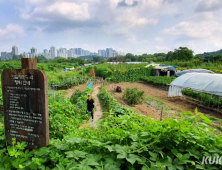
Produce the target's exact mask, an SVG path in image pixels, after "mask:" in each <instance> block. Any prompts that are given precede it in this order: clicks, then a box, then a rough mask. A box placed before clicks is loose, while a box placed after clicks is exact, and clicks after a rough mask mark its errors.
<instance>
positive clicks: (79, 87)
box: [63, 83, 87, 97]
mask: <svg viewBox="0 0 222 170" xmlns="http://www.w3.org/2000/svg"><path fill="white" fill-rule="evenodd" d="M86 87H87V83H84V84H80V85H78V86H73V87H72V88H70V89H68V90H67V91H68V93H67V94H65V95H63V97H71V96H72V93H74V92H75V90H77V89H79V90H80V91H84V90H85V89H86Z"/></svg>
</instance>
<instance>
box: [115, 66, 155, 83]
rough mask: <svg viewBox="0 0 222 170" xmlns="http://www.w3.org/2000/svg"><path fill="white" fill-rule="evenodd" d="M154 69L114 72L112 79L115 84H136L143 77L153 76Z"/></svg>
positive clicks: (144, 68)
mask: <svg viewBox="0 0 222 170" xmlns="http://www.w3.org/2000/svg"><path fill="white" fill-rule="evenodd" d="M153 71H154V69H153V67H148V68H146V67H140V68H136V69H129V70H127V71H120V70H117V71H115V72H114V74H113V76H112V77H111V79H112V80H113V81H115V82H136V81H139V80H140V78H142V77H148V76H152V74H153Z"/></svg>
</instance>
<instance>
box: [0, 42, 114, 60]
mask: <svg viewBox="0 0 222 170" xmlns="http://www.w3.org/2000/svg"><path fill="white" fill-rule="evenodd" d="M37 51H38V50H37V48H35V47H32V48H31V49H30V51H29V52H21V53H19V51H18V47H17V46H15V45H14V46H12V51H11V52H6V51H2V52H1V59H2V60H11V59H12V58H13V55H22V56H23V57H24V58H34V57H39V56H44V57H46V58H47V59H54V58H56V57H63V58H68V57H73V58H77V57H79V56H101V57H103V58H109V57H116V56H117V52H116V51H115V50H114V49H113V48H106V49H102V50H101V49H99V50H98V53H95V52H90V51H88V50H84V49H82V48H70V49H67V48H62V47H60V48H59V49H57V48H56V47H54V46H51V47H50V48H49V50H48V49H46V48H45V49H44V50H43V51H42V52H39V53H38V52H37Z"/></svg>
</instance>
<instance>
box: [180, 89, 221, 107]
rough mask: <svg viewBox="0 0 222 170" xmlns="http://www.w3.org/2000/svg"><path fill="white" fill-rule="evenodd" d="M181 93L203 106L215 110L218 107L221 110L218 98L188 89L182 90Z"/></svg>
mask: <svg viewBox="0 0 222 170" xmlns="http://www.w3.org/2000/svg"><path fill="white" fill-rule="evenodd" d="M181 92H182V94H183V95H185V96H188V97H191V98H193V99H196V100H198V101H200V102H202V103H203V105H204V106H209V107H213V108H215V109H218V107H219V108H222V100H220V99H219V97H218V96H214V95H210V94H206V93H200V92H195V91H193V90H189V89H183V90H182V91H181Z"/></svg>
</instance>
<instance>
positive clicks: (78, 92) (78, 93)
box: [70, 89, 83, 104]
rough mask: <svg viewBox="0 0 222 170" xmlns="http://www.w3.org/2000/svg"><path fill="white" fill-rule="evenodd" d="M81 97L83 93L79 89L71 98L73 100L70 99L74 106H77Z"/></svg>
mask: <svg viewBox="0 0 222 170" xmlns="http://www.w3.org/2000/svg"><path fill="white" fill-rule="evenodd" d="M81 95H83V92H81V91H80V90H79V89H77V90H76V91H75V92H74V93H73V94H72V96H71V98H70V102H71V103H72V104H76V103H77V101H78V98H79V97H80V96H81Z"/></svg>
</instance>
